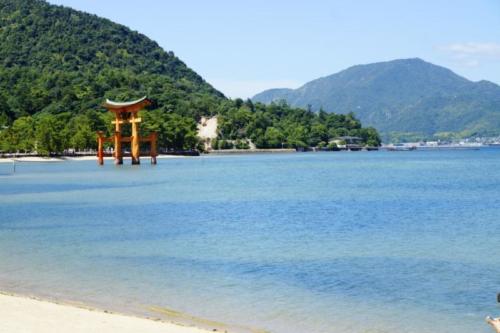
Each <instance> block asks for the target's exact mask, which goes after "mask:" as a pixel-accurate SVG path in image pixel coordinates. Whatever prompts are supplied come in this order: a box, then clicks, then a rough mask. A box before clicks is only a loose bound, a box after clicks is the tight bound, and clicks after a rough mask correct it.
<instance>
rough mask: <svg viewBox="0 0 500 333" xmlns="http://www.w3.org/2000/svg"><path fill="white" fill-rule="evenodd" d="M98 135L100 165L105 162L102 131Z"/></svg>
mask: <svg viewBox="0 0 500 333" xmlns="http://www.w3.org/2000/svg"><path fill="white" fill-rule="evenodd" d="M98 135H99V136H98V137H97V163H98V164H99V165H103V164H104V152H103V141H104V140H103V137H102V133H98Z"/></svg>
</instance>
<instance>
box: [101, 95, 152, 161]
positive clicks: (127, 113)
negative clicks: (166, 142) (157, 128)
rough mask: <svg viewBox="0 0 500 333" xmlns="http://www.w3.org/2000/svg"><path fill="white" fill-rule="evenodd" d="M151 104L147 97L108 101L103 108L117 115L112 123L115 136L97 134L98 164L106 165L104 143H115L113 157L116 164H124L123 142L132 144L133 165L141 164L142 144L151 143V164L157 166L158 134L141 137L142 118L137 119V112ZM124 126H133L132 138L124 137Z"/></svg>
mask: <svg viewBox="0 0 500 333" xmlns="http://www.w3.org/2000/svg"><path fill="white" fill-rule="evenodd" d="M150 104H151V100H149V99H148V98H147V97H146V96H144V97H143V98H140V99H138V100H135V101H131V102H113V101H110V100H109V99H106V102H105V103H104V105H103V106H104V107H105V108H106V109H108V111H110V112H113V113H114V114H115V120H114V121H113V122H112V124H114V125H115V134H114V135H113V136H112V137H109V138H106V137H104V133H103V132H102V131H99V132H97V143H98V148H97V162H98V163H99V164H100V165H103V164H104V152H103V148H104V142H114V144H115V149H114V154H113V156H114V158H115V164H123V152H122V142H130V155H131V157H132V164H140V163H141V160H140V156H141V152H140V143H141V142H149V143H150V145H151V148H150V156H151V164H156V156H158V154H157V152H156V141H157V137H158V135H157V133H156V132H152V133H151V134H150V135H148V136H147V137H140V136H139V123H140V122H141V118H139V117H137V112H139V111H140V110H142V109H144V107H146V106H148V105H150ZM123 124H132V136H125V137H124V136H122V132H121V129H122V126H121V125H123Z"/></svg>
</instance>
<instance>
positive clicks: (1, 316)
mask: <svg viewBox="0 0 500 333" xmlns="http://www.w3.org/2000/svg"><path fill="white" fill-rule="evenodd" d="M7 332H8V333H59V332H61V333H62V332H64V333H66V332H72V333H88V332H105V333H115V332H116V333H132V332H133V333H136V332H144V333H207V332H208V331H205V330H202V329H198V328H194V327H185V326H180V325H175V324H170V323H164V322H158V321H153V320H149V319H143V318H137V317H129V316H125V315H120V314H111V313H105V312H102V311H98V310H90V309H84V308H78V307H73V306H69V305H61V304H56V303H51V302H46V301H40V300H36V299H31V298H25V297H20V296H10V295H4V294H0V333H7Z"/></svg>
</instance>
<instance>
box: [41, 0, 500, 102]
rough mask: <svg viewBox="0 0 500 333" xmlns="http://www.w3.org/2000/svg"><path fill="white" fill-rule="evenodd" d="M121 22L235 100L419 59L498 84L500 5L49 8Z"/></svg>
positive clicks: (121, 1)
mask: <svg viewBox="0 0 500 333" xmlns="http://www.w3.org/2000/svg"><path fill="white" fill-rule="evenodd" d="M49 2H50V3H54V4H61V5H65V6H69V7H72V8H75V9H79V10H83V11H86V12H89V13H93V14H97V15H99V16H102V17H106V18H109V19H111V20H112V21H115V22H118V23H121V24H124V25H126V26H128V27H130V28H132V29H133V30H137V31H139V32H141V33H143V34H145V35H147V36H148V37H150V38H152V39H153V40H155V41H157V42H158V43H159V44H160V46H162V47H163V48H164V49H166V50H169V51H173V52H174V53H175V54H176V55H177V56H179V58H181V59H182V60H183V61H184V62H186V63H187V65H188V66H189V67H191V68H192V69H194V70H195V71H196V72H198V73H199V74H200V75H202V76H203V77H204V78H205V79H206V80H207V81H208V82H209V83H211V84H212V85H214V86H215V87H216V88H217V89H219V90H220V91H222V92H223V93H225V94H226V95H227V96H229V97H233V98H234V97H243V98H246V97H251V96H253V95H254V94H256V93H258V92H260V91H262V90H264V89H268V88H277V87H289V88H296V87H299V86H300V85H302V84H304V83H306V82H307V81H310V80H312V79H315V78H318V77H321V76H326V75H329V74H333V73H335V72H338V71H340V70H342V69H345V68H347V67H349V66H352V65H356V64H364V63H371V62H377V61H386V60H392V59H398V58H413V57H420V58H422V59H424V60H426V61H429V62H432V63H435V64H437V65H441V66H445V67H448V68H450V69H452V70H453V71H455V72H456V73H458V74H460V75H462V76H465V77H466V78H468V79H471V80H474V81H477V80H481V79H486V80H490V81H493V82H495V83H500V0H420V1H418V0H413V1H409V0H351V1H349V0H330V1H327V0H308V1H284V0H275V1H273V0H267V1H265V0H254V1H234V0H232V1H231V0H211V1H201V0H198V1H195V0H182V1H179V0H142V1H132V0H106V1H103V0H49Z"/></svg>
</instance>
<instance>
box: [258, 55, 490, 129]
mask: <svg viewBox="0 0 500 333" xmlns="http://www.w3.org/2000/svg"><path fill="white" fill-rule="evenodd" d="M278 100H286V101H287V102H288V103H290V104H291V105H293V106H301V107H305V106H308V105H310V106H311V107H312V108H313V110H319V109H320V108H323V109H324V110H325V111H327V112H336V113H343V114H346V113H349V112H353V113H354V114H355V115H356V116H357V117H359V119H360V120H361V121H362V122H363V123H364V124H365V125H367V126H373V127H375V128H377V129H378V130H379V131H381V132H385V133H388V132H410V133H418V134H422V135H423V136H432V135H436V134H438V135H439V134H440V133H443V132H460V134H461V135H475V134H481V135H494V134H495V135H496V134H500V86H498V85H496V84H494V83H491V82H488V81H479V82H472V81H469V80H467V79H465V78H463V77H461V76H458V75H457V74H455V73H453V72H452V71H450V70H449V69H446V68H444V67H440V66H436V65H433V64H431V63H428V62H425V61H423V60H421V59H418V58H415V59H401V60H393V61H388V62H380V63H373V64H368V65H358V66H353V67H350V68H348V69H346V70H343V71H341V72H339V73H336V74H333V75H330V76H326V77H323V78H320V79H317V80H313V81H311V82H308V83H306V84H305V85H303V86H302V87H300V88H298V89H295V90H292V89H271V90H266V91H264V92H262V93H260V94H257V95H256V96H254V97H253V101H255V102H257V101H258V102H263V103H271V102H273V101H278Z"/></svg>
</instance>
